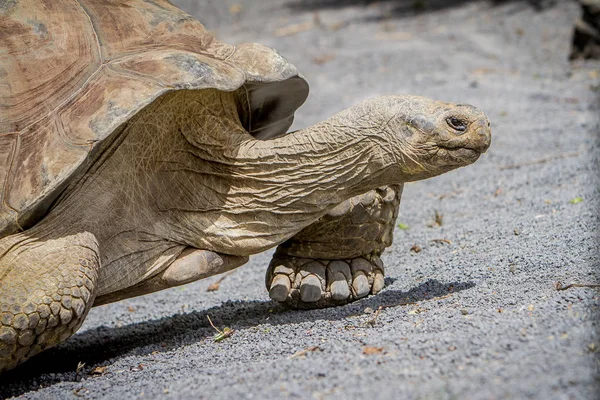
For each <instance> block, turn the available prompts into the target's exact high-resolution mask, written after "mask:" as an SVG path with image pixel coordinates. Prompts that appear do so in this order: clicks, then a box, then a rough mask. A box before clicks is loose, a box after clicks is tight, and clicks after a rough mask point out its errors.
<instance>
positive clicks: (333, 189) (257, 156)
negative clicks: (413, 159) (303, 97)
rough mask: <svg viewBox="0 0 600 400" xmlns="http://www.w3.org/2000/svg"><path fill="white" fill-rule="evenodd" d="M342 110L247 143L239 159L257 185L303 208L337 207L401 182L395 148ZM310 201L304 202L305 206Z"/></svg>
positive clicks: (241, 149)
mask: <svg viewBox="0 0 600 400" xmlns="http://www.w3.org/2000/svg"><path fill="white" fill-rule="evenodd" d="M353 114H354V115H355V113H354V112H353V111H352V109H350V110H346V111H344V112H342V113H339V114H337V115H335V116H333V117H332V118H330V119H328V120H326V121H324V122H321V123H319V124H317V125H313V126H311V127H308V128H306V129H302V130H299V131H296V132H292V133H289V134H287V135H285V136H282V137H279V138H275V139H270V140H264V141H261V140H249V141H246V142H244V143H242V145H241V146H240V148H239V152H238V154H237V158H238V160H239V161H240V164H241V165H243V166H244V171H245V172H247V173H248V174H247V176H251V178H252V179H253V180H256V182H257V183H259V182H262V183H264V184H266V185H269V184H273V183H277V184H278V185H279V186H280V190H283V191H286V192H289V193H290V194H291V193H293V194H294V197H295V196H298V197H300V196H304V197H303V200H301V201H300V199H299V198H298V200H299V204H300V203H303V206H307V205H309V206H310V205H314V206H317V207H318V206H321V207H322V206H325V207H326V204H324V203H327V204H331V205H335V204H339V203H340V202H342V201H345V200H347V199H348V198H350V197H353V196H355V195H358V194H361V193H364V192H366V191H368V190H371V189H375V188H377V187H379V186H382V185H385V184H394V183H401V182H403V181H404V179H402V172H401V170H400V168H399V167H398V162H397V160H396V157H395V155H394V153H393V150H394V146H392V144H391V143H389V142H388V141H387V140H386V137H385V136H384V135H381V134H380V133H379V132H378V130H377V129H374V128H373V127H357V126H353V125H352V122H351V121H352V115H353ZM307 203H308V204H307Z"/></svg>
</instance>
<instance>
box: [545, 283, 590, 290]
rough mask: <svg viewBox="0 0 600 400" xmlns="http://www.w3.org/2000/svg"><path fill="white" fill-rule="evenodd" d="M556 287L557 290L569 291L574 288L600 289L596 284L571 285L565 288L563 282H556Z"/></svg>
mask: <svg viewBox="0 0 600 400" xmlns="http://www.w3.org/2000/svg"><path fill="white" fill-rule="evenodd" d="M554 287H556V290H567V289H571V288H574V287H580V288H600V285H599V284H595V283H570V284H568V285H565V286H563V284H562V283H561V282H556V285H554Z"/></svg>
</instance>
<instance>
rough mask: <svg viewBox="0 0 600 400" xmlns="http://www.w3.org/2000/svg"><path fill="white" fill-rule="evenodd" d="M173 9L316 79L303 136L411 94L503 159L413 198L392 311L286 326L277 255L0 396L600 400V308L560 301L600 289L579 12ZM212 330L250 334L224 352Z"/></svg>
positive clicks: (63, 351) (152, 307) (171, 302)
mask: <svg viewBox="0 0 600 400" xmlns="http://www.w3.org/2000/svg"><path fill="white" fill-rule="evenodd" d="M174 3H176V4H178V5H179V6H181V7H182V8H184V9H185V10H186V11H188V12H190V13H192V14H194V15H196V16H197V17H198V18H199V19H200V20H201V21H203V22H204V23H205V24H206V25H207V26H208V27H209V28H210V29H212V30H214V31H215V32H216V33H217V35H218V36H219V37H220V38H222V39H223V40H226V41H228V42H231V43H240V42H246V41H256V42H261V43H264V44H266V45H269V46H272V47H275V48H277V49H279V50H280V51H281V53H282V54H284V55H285V56H286V57H288V58H289V59H290V60H291V61H292V62H293V63H294V64H296V65H297V66H298V67H299V68H300V70H301V71H303V73H304V74H305V76H306V78H307V79H308V81H309V82H310V83H311V89H312V92H311V96H310V97H309V99H308V101H307V103H306V104H305V105H304V106H303V107H302V108H301V109H300V110H299V111H298V114H297V119H296V123H295V127H296V128H300V127H303V126H306V125H309V124H312V123H315V122H317V121H319V120H322V119H324V118H326V117H328V116H330V115H331V114H333V113H334V112H336V111H338V110H341V109H343V108H345V107H347V106H350V105H351V104H354V103H356V102H358V101H360V100H363V99H364V98H367V97H370V96H374V95H381V94H391V93H413V94H420V95H424V96H429V97H433V98H438V99H441V100H447V101H455V102H468V103H471V104H474V105H477V106H478V107H480V108H482V109H483V110H485V111H486V112H487V113H488V115H489V117H490V119H491V121H492V125H493V143H492V147H491V149H490V150H489V152H488V153H486V154H485V155H484V156H483V157H482V158H481V159H480V160H479V161H478V162H477V163H476V164H475V165H473V166H470V167H468V168H464V169H460V170H457V171H454V172H451V173H449V174H446V175H444V176H441V177H437V178H434V179H430V180H427V181H423V182H417V183H412V184H408V185H407V186H406V188H405V191H404V199H403V201H402V205H401V210H400V212H401V216H400V219H399V222H401V223H402V224H405V225H408V226H409V229H400V228H398V229H396V231H395V242H394V245H393V247H392V248H390V249H389V250H388V251H387V252H386V253H385V254H384V256H383V259H384V261H385V262H386V264H387V271H386V272H387V275H388V278H387V280H386V283H387V286H386V288H385V289H384V290H383V292H382V293H381V294H379V295H377V296H372V297H369V298H366V299H363V300H361V301H359V302H357V303H354V304H351V305H348V306H344V307H339V308H334V309H325V310H315V311H288V310H285V309H283V308H281V307H279V306H278V305H276V304H275V303H273V302H271V301H270V300H269V298H268V295H267V291H266V289H265V287H264V272H265V270H266V265H267V264H268V260H269V257H270V253H267V254H261V255H257V256H254V257H253V258H251V260H250V262H249V263H248V264H247V265H245V266H244V267H242V268H241V269H239V270H237V271H235V272H234V273H233V274H231V275H229V276H227V277H226V278H225V279H224V280H223V281H222V282H221V285H220V289H219V290H218V291H214V292H207V291H206V289H207V287H208V286H209V285H210V284H211V283H213V282H215V281H216V280H217V279H218V277H214V278H210V279H207V280H205V281H201V282H197V283H193V284H190V285H187V286H184V287H180V288H175V289H172V290H167V291H164V292H160V293H156V294H152V295H149V296H144V297H139V298H135V299H131V300H128V301H122V302H119V303H115V304H111V305H108V306H102V307H98V308H94V309H93V310H92V311H91V312H90V314H89V316H88V318H87V320H86V323H85V324H84V326H83V327H82V328H81V330H80V331H79V333H77V334H76V335H75V336H74V337H72V338H71V339H70V340H69V341H68V342H66V343H64V344H62V345H60V346H58V347H57V348H55V349H53V350H50V351H48V352H46V353H45V354H42V355H40V356H38V357H36V358H35V359H33V360H31V361H30V362H28V363H26V364H25V365H23V366H22V367H20V368H18V369H17V370H15V371H13V372H11V373H8V374H6V375H5V376H3V377H2V378H1V380H0V397H10V396H17V397H19V398H31V399H34V398H35V399H48V398H58V399H68V398H90V399H91V398H112V399H121V398H194V399H198V398H210V399H216V398H223V399H225V398H229V399H230V398H281V397H296V398H318V399H320V398H343V399H349V398H365V397H367V398H373V397H377V398H390V399H398V398H435V399H446V398H448V399H450V398H470V399H480V398H481V399H491V398H493V399H496V398H537V399H563V398H564V399H567V398H569V399H571V398H573V399H592V398H598V397H597V396H599V395H600V356H599V355H600V329H599V323H600V312H599V306H600V293H599V291H598V289H593V288H585V287H583V288H581V287H574V288H571V289H568V290H564V291H557V290H556V288H555V284H556V282H557V281H560V282H563V283H564V284H567V283H571V282H576V283H580V284H598V283H599V275H600V268H599V267H600V261H599V254H598V248H599V244H600V243H599V234H598V227H599V222H600V221H599V216H598V210H599V209H600V207H599V199H600V193H599V187H600V185H599V182H598V179H599V178H598V171H599V170H600V161H599V158H600V151H599V150H600V149H599V146H600V121H599V120H600V115H599V114H600V112H599V110H600V62H598V61H596V62H587V63H582V64H569V62H568V61H567V58H568V53H569V43H570V40H571V33H572V26H573V22H574V21H575V19H576V17H577V15H578V12H579V10H578V8H577V7H576V5H575V4H574V3H571V2H569V1H559V2H554V5H551V4H550V5H548V4H546V5H544V6H543V7H534V6H533V5H531V4H530V2H520V1H505V2H501V3H499V2H497V4H492V3H489V2H484V1H473V2H467V1H445V2H441V1H437V2H435V1H429V2H411V1H380V2H377V3H372V4H366V3H368V2H365V1H326V0H321V1H301V0H286V1H249V0H248V1H242V2H240V1H239V0H238V1H235V2H233V1H232V2H229V1H222V0H221V1H217V0H212V1H205V2H201V3H202V4H199V3H200V2H195V1H192V0H178V1H177V0H175V1H174ZM426 4H429V5H430V6H431V7H429V8H422V7H420V6H422V5H426ZM408 5H410V6H408ZM594 171H595V172H594ZM436 212H437V213H438V215H439V216H440V217H441V218H442V224H441V225H438V224H436V223H435V215H436ZM438 239H444V240H443V241H440V240H438ZM413 245H418V246H420V248H421V249H422V250H421V251H420V252H418V253H416V252H414V251H411V250H410V249H411V247H413ZM379 307H383V308H382V309H381V311H380V312H379V314H378V315H375V314H374V313H373V311H372V310H377V309H378V308H379ZM207 315H210V316H211V318H212V320H213V321H214V323H215V325H216V326H218V327H221V328H223V327H225V326H228V327H231V328H234V329H235V332H234V334H233V335H232V336H231V337H229V338H227V339H226V340H223V341H222V342H218V343H215V342H214V341H213V339H212V338H213V335H214V334H215V331H214V330H213V328H212V327H211V326H210V325H209V324H208V321H207V318H206V316H207ZM301 350H306V351H305V352H304V354H299V355H296V356H295V357H291V358H290V356H291V355H293V354H295V353H296V352H298V351H301ZM79 363H82V364H80V368H79V369H78V368H77V366H78V364H79Z"/></svg>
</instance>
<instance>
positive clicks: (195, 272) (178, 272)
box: [94, 247, 248, 306]
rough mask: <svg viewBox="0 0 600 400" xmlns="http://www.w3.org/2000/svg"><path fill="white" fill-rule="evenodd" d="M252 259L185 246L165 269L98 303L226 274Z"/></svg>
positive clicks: (109, 295)
mask: <svg viewBox="0 0 600 400" xmlns="http://www.w3.org/2000/svg"><path fill="white" fill-rule="evenodd" d="M247 262H248V257H246V256H232V255H228V254H220V253H215V252H213V251H210V250H198V249H194V248H191V247H189V248H187V249H185V250H184V251H183V252H182V253H181V254H180V255H179V256H178V257H177V259H176V260H175V261H174V262H173V263H172V264H171V265H169V266H168V267H167V268H166V269H165V270H164V271H161V272H160V273H158V274H157V275H155V276H153V277H151V278H149V279H146V280H144V281H142V282H140V283H138V284H137V285H134V286H132V287H128V288H126V289H123V290H119V291H117V292H113V293H108V294H105V295H103V296H99V297H98V298H97V299H96V300H95V301H94V306H100V305H103V304H107V303H112V302H114V301H120V300H123V299H128V298H130V297H135V296H141V295H144V294H148V293H153V292H156V291H159V290H163V289H168V288H171V287H175V286H180V285H184V284H186V283H190V282H194V281H197V280H200V279H204V278H208V277H209V276H213V275H217V274H222V273H223V272H226V271H230V270H232V269H234V268H238V267H240V266H242V265H244V264H245V263H247Z"/></svg>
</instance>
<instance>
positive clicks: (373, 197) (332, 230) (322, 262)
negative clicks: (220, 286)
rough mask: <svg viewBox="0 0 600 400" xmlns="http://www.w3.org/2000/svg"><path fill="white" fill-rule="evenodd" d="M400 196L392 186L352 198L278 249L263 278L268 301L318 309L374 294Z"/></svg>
mask: <svg viewBox="0 0 600 400" xmlns="http://www.w3.org/2000/svg"><path fill="white" fill-rule="evenodd" d="M401 195H402V185H391V186H383V187H380V188H377V189H376V190H371V191H369V192H367V193H365V194H362V195H359V196H355V197H353V198H351V199H349V200H346V201H345V202H343V203H342V204H340V205H338V206H337V207H335V208H334V209H332V210H331V211H329V212H328V213H327V214H326V215H324V216H323V217H321V219H319V220H318V221H317V222H315V223H314V224H312V225H310V226H308V227H306V228H304V229H303V230H302V231H301V232H299V233H298V234H297V235H295V236H294V237H293V238H291V239H289V240H287V241H286V242H284V243H282V244H281V245H279V247H277V251H276V252H275V255H274V256H273V260H272V261H271V263H270V264H269V268H268V270H267V275H266V284H267V289H268V290H269V295H270V296H271V298H272V299H273V300H275V301H279V302H282V303H285V304H286V305H288V306H290V307H293V308H321V307H329V306H337V305H341V304H346V303H349V302H351V301H354V300H357V299H359V298H361V297H365V296H367V295H368V294H377V293H378V292H379V291H380V290H381V289H382V288H383V286H384V275H385V274H384V268H383V262H382V261H381V258H380V257H379V256H380V255H381V253H382V252H383V250H384V249H385V248H386V247H388V246H390V245H391V244H392V240H393V231H394V225H395V222H396V218H397V217H398V208H399V206H400V198H401Z"/></svg>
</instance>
